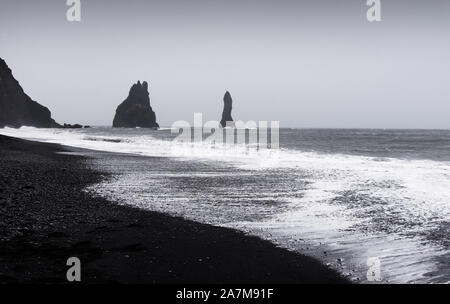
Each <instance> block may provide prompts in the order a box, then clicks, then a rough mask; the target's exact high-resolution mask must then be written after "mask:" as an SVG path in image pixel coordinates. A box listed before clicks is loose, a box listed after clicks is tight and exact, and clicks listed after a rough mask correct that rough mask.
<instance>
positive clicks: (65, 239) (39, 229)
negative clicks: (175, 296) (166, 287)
mask: <svg viewBox="0 0 450 304" xmlns="http://www.w3.org/2000/svg"><path fill="white" fill-rule="evenodd" d="M70 151H78V152H80V151H82V150H79V149H73V148H68V147H63V146H59V145H54V144H45V143H37V142H31V141H25V140H20V139H13V138H9V137H4V136H0V172H1V176H0V283H8V282H12V283H15V282H17V283H19V282H23V283H65V282H67V281H66V271H67V269H68V267H67V266H66V261H67V259H68V258H69V257H73V256H75V257H78V258H79V259H80V260H81V263H82V282H85V283H108V282H117V283H183V284H184V283H293V284H295V283H347V281H346V280H345V279H343V278H342V277H341V276H340V275H339V274H337V273H336V272H335V271H333V270H331V269H329V268H328V267H326V266H324V265H322V264H320V263H319V262H318V261H316V260H314V259H312V258H310V257H306V256H303V255H300V254H297V253H294V252H290V251H287V250H284V249H281V248H278V247H276V246H275V245H273V244H272V243H270V242H268V241H264V240H262V239H259V238H257V237H252V236H248V235H245V234H244V233H242V232H239V231H236V230H232V229H227V228H219V227H214V226H211V225H205V224H199V223H196V222H192V221H188V220H184V219H182V218H177V217H171V216H167V215H164V214H162V213H157V212H150V211H144V210H140V209H136V208H132V207H128V206H123V205H119V204H116V203H115V202H111V201H108V200H106V199H104V198H100V197H95V196H92V195H91V194H89V193H88V192H85V191H83V189H85V188H86V187H87V186H90V185H93V184H95V183H98V182H100V181H102V180H104V179H106V178H108V177H109V176H108V174H106V173H104V172H99V171H96V170H93V169H92V168H90V167H89V165H88V163H89V162H86V159H87V157H88V156H87V155H88V154H89V153H95V152H89V153H84V154H86V155H71V154H66V153H58V152H70ZM80 154H83V153H80ZM117 159H118V160H119V159H120V158H117Z"/></svg>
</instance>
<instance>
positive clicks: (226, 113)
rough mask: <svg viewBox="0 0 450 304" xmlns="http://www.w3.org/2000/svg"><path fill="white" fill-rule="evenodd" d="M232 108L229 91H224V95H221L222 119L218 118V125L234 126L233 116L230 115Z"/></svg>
mask: <svg viewBox="0 0 450 304" xmlns="http://www.w3.org/2000/svg"><path fill="white" fill-rule="evenodd" d="M232 108H233V99H231V94H230V92H228V91H227V92H226V93H225V96H224V97H223V112H222V119H221V120H220V125H221V126H222V127H224V128H225V127H226V126H227V122H228V126H229V127H234V123H233V118H232V117H231V110H232Z"/></svg>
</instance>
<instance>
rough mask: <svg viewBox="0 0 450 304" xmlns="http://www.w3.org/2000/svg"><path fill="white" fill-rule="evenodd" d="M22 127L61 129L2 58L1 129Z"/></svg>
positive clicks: (0, 71)
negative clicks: (23, 86)
mask: <svg viewBox="0 0 450 304" xmlns="http://www.w3.org/2000/svg"><path fill="white" fill-rule="evenodd" d="M22 126H30V127H38V128H55V127H60V126H59V125H58V124H57V123H56V122H55V121H54V120H53V119H52V117H51V113H50V111H49V109H47V108H46V107H44V106H42V105H40V104H39V103H37V102H36V101H34V100H32V99H31V98H30V97H29V96H28V95H27V94H25V92H24V91H23V89H22V87H21V86H20V84H19V82H18V81H17V80H16V79H15V78H14V76H13V75H12V71H11V69H10V68H9V67H8V65H7V64H6V62H5V61H4V60H3V59H1V58H0V128H4V127H13V128H20V127H22Z"/></svg>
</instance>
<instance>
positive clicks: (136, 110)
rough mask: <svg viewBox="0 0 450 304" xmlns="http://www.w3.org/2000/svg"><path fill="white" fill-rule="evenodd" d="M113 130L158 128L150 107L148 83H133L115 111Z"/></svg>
mask: <svg viewBox="0 0 450 304" xmlns="http://www.w3.org/2000/svg"><path fill="white" fill-rule="evenodd" d="M113 127H114V128H136V127H140V128H159V125H158V123H157V122H156V115H155V112H153V109H152V107H151V106H150V97H149V93H148V83H147V82H146V81H144V82H143V83H142V84H141V82H140V81H138V82H137V83H135V84H134V85H133V86H132V87H131V89H130V93H129V94H128V97H127V99H125V101H124V102H122V103H121V104H120V105H119V106H118V107H117V110H116V115H115V117H114V121H113Z"/></svg>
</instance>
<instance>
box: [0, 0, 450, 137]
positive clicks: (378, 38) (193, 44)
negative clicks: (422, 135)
mask: <svg viewBox="0 0 450 304" xmlns="http://www.w3.org/2000/svg"><path fill="white" fill-rule="evenodd" d="M81 3H82V21H81V23H70V22H68V21H67V20H66V10H67V8H68V7H67V6H66V0H40V1H36V0H35V1H31V0H29V1H23V0H0V57H2V58H4V59H5V60H6V62H7V63H8V65H9V66H10V67H11V68H12V70H13V72H14V76H15V77H16V79H17V80H19V82H20V83H21V85H22V86H23V88H24V89H25V92H26V93H28V94H29V95H30V96H31V97H32V98H33V99H35V100H36V101H38V102H40V103H42V104H43V105H45V106H47V107H49V108H50V110H51V111H52V114H53V117H54V118H55V119H56V120H57V121H58V122H68V123H83V124H91V125H110V124H111V123H112V119H113V116H114V112H115V109H116V107H117V105H118V104H119V103H121V102H122V101H123V100H124V99H125V98H126V96H127V94H128V91H129V89H130V87H131V85H132V83H134V82H136V81H137V80H138V79H140V80H147V81H148V82H149V85H150V98H151V104H152V107H153V109H154V110H155V112H156V115H157V120H158V122H159V123H160V124H161V125H163V126H167V125H170V124H172V122H173V121H175V120H188V121H192V120H193V113H194V112H203V113H204V116H205V119H208V120H209V119H214V120H219V119H220V116H221V111H222V97H223V94H224V93H225V91H226V90H229V91H230V92H231V94H232V96H233V99H234V109H233V117H234V118H235V119H241V120H244V121H247V120H279V121H280V123H281V126H285V127H363V128H371V127H380V128H450V118H449V114H450V83H449V80H450V59H449V54H450V1H448V0H430V1H419V0H381V3H382V18H383V20H382V22H379V23H369V22H368V21H367V19H366V11H367V6H366V0H310V1H299V0H295V1H294V0H270V1H269V0H239V1H238V0H189V1H187V0H161V1H149V0H147V1H144V0H128V1H117V0H81Z"/></svg>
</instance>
